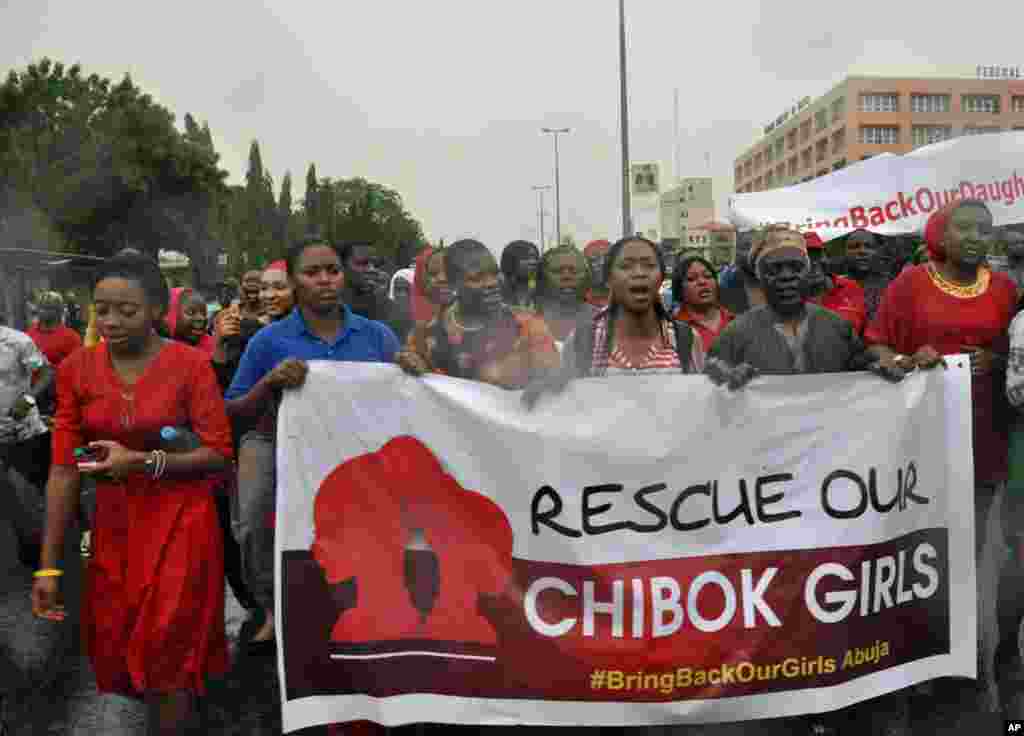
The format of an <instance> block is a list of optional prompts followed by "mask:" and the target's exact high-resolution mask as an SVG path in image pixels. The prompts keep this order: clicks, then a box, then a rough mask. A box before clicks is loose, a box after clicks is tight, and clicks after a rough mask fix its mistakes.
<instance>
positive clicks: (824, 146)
mask: <svg viewBox="0 0 1024 736" xmlns="http://www.w3.org/2000/svg"><path fill="white" fill-rule="evenodd" d="M827 155H828V138H822V139H820V140H819V141H818V142H817V143H815V144H814V160H815V161H824V160H825V157H826V156H827Z"/></svg>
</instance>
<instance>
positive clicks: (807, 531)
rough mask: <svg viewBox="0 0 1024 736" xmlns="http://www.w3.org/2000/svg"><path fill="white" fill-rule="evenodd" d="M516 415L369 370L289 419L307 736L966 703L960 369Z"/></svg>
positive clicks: (638, 386) (605, 392)
mask: <svg viewBox="0 0 1024 736" xmlns="http://www.w3.org/2000/svg"><path fill="white" fill-rule="evenodd" d="M519 398H520V395H519V394H518V393H517V392H506V391H501V390H499V389H495V388H493V387H491V386H487V385H483V384H479V383H470V382H466V381H461V380H455V379H449V378H443V377H429V378H427V379H414V378H409V377H407V376H404V375H403V374H401V373H400V371H399V370H398V369H397V368H396V367H394V366H384V365H374V364H362V363H356V364H339V363H313V364H312V365H311V370H310V373H309V377H308V379H307V381H306V385H305V386H304V387H303V388H302V389H301V390H300V391H298V392H292V393H287V394H286V398H285V401H284V403H283V405H282V407H281V411H280V417H279V429H278V483H279V486H278V504H277V528H278V532H277V573H278V574H277V581H278V595H277V598H276V600H277V621H278V622H280V625H279V627H278V637H279V639H278V644H279V651H280V652H281V657H280V663H281V664H280V667H281V670H280V676H281V683H282V687H281V692H282V698H283V718H284V727H285V730H286V731H293V730H296V729H299V728H305V727H310V726H314V725H317V724H323V723H332V722H343V721H349V720H360V719H368V720H372V721H376V722H378V723H382V724H386V725H399V724H403V723H412V722H440V723H462V724H486V725H509V724H517V723H521V724H551V725H591V726H599V725H608V726H618V725H642V724H659V723H699V722H717V721H735V720H745V719H755V718H766V717H778V716H787V715H796V714H801V713H808V712H821V711H828V710H833V709H836V708H840V707H844V706H847V705H850V704H852V703H856V702H859V701H862V700H866V699H869V698H873V697H876V696H878V695H881V694H884V693H887V692H891V691H895V690H898V689H900V688H903V687H906V686H908V685H911V684H913V683H917V682H921V681H924V680H928V679H932V678H936V677H942V676H967V677H973V676H974V675H975V661H976V660H975V647H976V644H975V605H976V600H975V598H976V595H975V575H974V541H973V533H974V532H973V528H972V520H973V518H974V514H973V510H972V498H973V494H972V493H971V489H972V487H973V486H972V478H973V469H972V464H971V449H970V448H971V435H970V426H971V414H970V375H969V372H968V367H967V366H966V361H965V360H964V359H962V358H957V359H954V360H952V361H951V362H950V369H949V370H947V371H932V372H929V373H917V374H914V375H911V376H910V377H908V378H907V380H906V381H904V382H903V383H902V384H899V385H892V384H888V383H885V382H883V381H881V380H880V379H878V378H877V377H875V376H870V375H866V374H838V375H837V374H831V375H816V376H799V377H786V378H783V377H766V378H762V379H758V380H757V381H755V382H754V383H753V384H752V385H750V386H749V387H748V388H747V389H745V390H743V391H740V392H736V393H729V392H727V391H726V390H724V389H720V388H715V387H713V386H712V385H711V384H710V382H708V381H707V380H706V378H704V377H701V376H671V377H666V376H658V377H639V378H633V377H609V378H605V379H591V380H584V381H578V382H575V383H574V384H572V385H571V387H570V389H569V390H568V391H567V392H566V393H565V394H563V395H561V396H559V397H557V398H546V399H544V400H542V402H541V403H540V405H539V406H538V407H537V408H536V409H535V410H534V411H533V412H526V411H524V410H523V409H522V408H521V407H520V404H519Z"/></svg>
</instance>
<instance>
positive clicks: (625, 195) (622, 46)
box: [619, 0, 633, 238]
mask: <svg viewBox="0 0 1024 736" xmlns="http://www.w3.org/2000/svg"><path fill="white" fill-rule="evenodd" d="M619 104H620V107H621V110H620V115H619V119H620V122H621V124H622V237H624V238H625V237H628V236H629V235H630V234H631V232H632V229H633V226H632V219H633V218H632V216H631V214H630V211H629V210H630V207H629V110H628V107H627V105H626V7H625V0H619Z"/></svg>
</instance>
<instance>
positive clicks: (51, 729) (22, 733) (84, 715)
mask: <svg viewBox="0 0 1024 736" xmlns="http://www.w3.org/2000/svg"><path fill="white" fill-rule="evenodd" d="M14 550H15V547H14V538H13V535H12V533H11V530H10V524H8V523H6V520H5V519H4V517H3V513H2V504H0V701H2V703H3V704H2V706H0V707H2V710H0V717H4V716H6V721H7V724H8V732H7V733H4V732H3V731H2V730H0V736H43V735H44V734H46V735H56V734H72V735H74V736H84V735H86V734H88V735H90V736H91V735H96V734H103V735H104V736H107V735H109V736H135V735H139V736H141V734H142V733H143V718H144V714H143V712H142V710H141V709H140V707H139V705H138V704H137V703H135V702H134V701H131V700H129V699H125V698H118V697H114V696H106V697H101V696H99V695H98V694H97V693H96V687H95V683H94V682H93V679H92V676H91V672H90V669H89V666H88V663H87V661H86V660H85V658H84V657H82V656H81V655H80V654H79V653H78V649H79V648H78V642H77V631H76V627H75V626H74V625H73V624H72V623H70V622H69V623H67V624H66V625H65V626H63V627H55V626H54V625H53V624H50V623H48V622H40V621H38V620H36V619H34V618H33V617H32V615H31V611H30V610H29V605H28V590H29V587H30V585H31V574H30V572H29V571H28V570H26V569H24V568H22V567H21V566H20V565H19V564H18V563H17V561H16V558H15V552H14ZM69 551H71V550H69ZM990 554H991V558H992V559H991V560H990V561H989V564H995V563H996V562H998V558H999V557H1000V556H1003V557H1005V555H1006V550H1005V549H1002V548H994V549H993V550H992V551H991V552H990ZM72 558H73V557H72V556H70V555H69V559H72ZM66 583H67V584H68V585H69V586H70V588H71V589H72V590H74V589H75V588H76V586H77V581H76V579H75V576H74V575H68V576H67V578H66ZM73 597H74V596H71V598H73ZM982 600H983V601H986V600H988V601H994V600H995V593H994V591H992V590H983V591H982ZM69 611H70V613H71V614H72V615H70V616H69V619H71V620H72V621H73V620H74V618H75V615H74V614H75V613H76V611H75V606H74V601H73V600H71V601H69ZM243 620H244V611H243V610H242V609H241V607H240V606H239V605H238V603H237V602H236V601H235V600H234V598H233V597H232V596H231V595H230V592H229V593H228V606H227V628H228V632H229V636H230V637H231V638H232V648H233V653H234V654H235V656H234V658H233V662H234V666H233V669H232V670H231V672H230V673H228V675H227V676H226V677H225V678H224V679H223V680H220V681H217V682H214V683H211V686H210V691H209V695H208V697H207V699H206V703H205V705H206V708H205V710H206V714H207V727H206V729H205V732H206V733H208V734H223V735H225V736H227V735H230V736H236V735H237V736H242V735H243V734H244V735H245V736H262V735H263V734H278V733H280V732H281V726H280V708H279V705H278V703H279V695H278V688H277V671H276V665H275V661H274V659H273V658H271V657H264V658H252V657H247V656H244V655H241V654H239V653H238V652H237V647H236V646H235V643H236V640H237V636H238V630H239V628H240V626H241V624H242V622H243ZM12 660H13V661H12ZM26 670H28V672H29V675H28V676H27V677H25V676H24V672H25V671H26ZM19 684H20V686H21V687H20V688H18V686H19ZM1022 685H1024V683H1022ZM12 687H15V688H18V691H17V692H16V693H14V694H10V693H9V690H10V689H11V688H12ZM1022 690H1024V687H1022ZM5 692H8V696H7V697H6V699H4V698H3V694H4V693H5ZM912 712H913V716H914V717H913V720H914V729H913V731H914V733H915V734H920V735H921V736H925V735H927V736H932V735H933V734H960V733H964V732H967V733H970V734H971V736H985V735H986V734H989V733H992V734H995V733H1002V720H1001V717H1000V718H997V717H994V716H990V717H985V716H980V715H979V714H974V713H971V712H970V708H969V705H968V704H966V703H960V702H956V701H955V700H951V701H950V702H945V703H942V702H937V701H936V700H935V699H934V698H931V697H919V698H916V699H915V700H914V702H913V704H912ZM1020 715H1024V714H1020ZM1020 715H1018V717H1020ZM608 730H610V729H608ZM701 730H702V729H701ZM701 730H698V729H686V730H685V733H686V734H687V736H696V734H699V733H701ZM321 731H322V730H321V729H317V730H308V731H306V732H304V733H305V734H307V735H308V734H313V733H320V732H321ZM633 732H634V733H643V730H642V729H636V730H634V731H633ZM744 732H745V733H747V732H748V731H746V730H744ZM755 732H756V731H755ZM869 732H870V731H869V730H867V729H865V728H864V727H863V724H857V725H851V728H848V729H844V730H843V733H844V734H845V733H855V734H858V736H860V734H867V733H869ZM431 733H436V732H435V731H433V730H432V731H431ZM659 733H665V731H659ZM707 733H708V736H715V730H714V729H708V731H707ZM719 734H721V731H719Z"/></svg>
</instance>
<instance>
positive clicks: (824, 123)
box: [814, 108, 828, 130]
mask: <svg viewBox="0 0 1024 736" xmlns="http://www.w3.org/2000/svg"><path fill="white" fill-rule="evenodd" d="M827 127H828V110H826V109H825V108H821V109H820V110H818V112H816V113H814V128H815V129H816V130H825V128H827Z"/></svg>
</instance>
